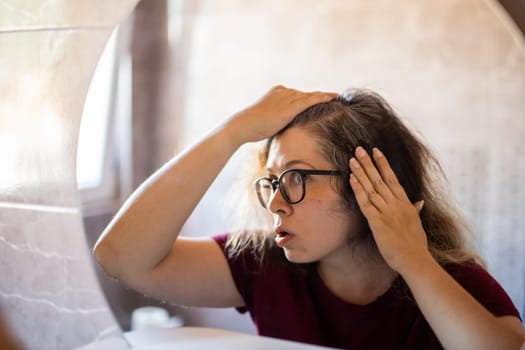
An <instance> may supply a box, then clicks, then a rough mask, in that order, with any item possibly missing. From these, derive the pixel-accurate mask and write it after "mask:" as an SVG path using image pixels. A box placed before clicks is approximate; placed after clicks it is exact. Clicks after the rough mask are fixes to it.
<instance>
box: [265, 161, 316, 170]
mask: <svg viewBox="0 0 525 350" xmlns="http://www.w3.org/2000/svg"><path fill="white" fill-rule="evenodd" d="M300 165H306V166H307V167H309V168H311V169H315V167H314V166H313V165H312V164H310V163H308V162H306V161H304V160H290V161H288V162H286V163H284V166H283V169H282V170H281V171H284V170H286V169H291V168H293V167H296V166H300ZM265 170H266V172H268V173H275V171H274V169H273V168H272V167H266V169H265Z"/></svg>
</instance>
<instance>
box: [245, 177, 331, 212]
mask: <svg viewBox="0 0 525 350" xmlns="http://www.w3.org/2000/svg"><path fill="white" fill-rule="evenodd" d="M309 175H325V176H326V175H328V176H340V175H341V172H340V171H337V170H307V169H287V170H285V171H283V172H282V173H281V175H279V177H278V178H276V179H270V178H268V177H260V178H258V179H257V180H255V183H254V185H255V192H256V193H257V198H258V199H259V203H261V205H262V206H263V208H268V204H269V203H270V200H271V198H272V195H273V193H274V192H275V190H277V188H279V191H280V192H281V195H282V196H283V198H284V200H285V201H286V202H288V203H289V204H297V203H299V202H300V201H302V200H303V199H304V195H305V193H306V188H305V179H306V177H307V176H309Z"/></svg>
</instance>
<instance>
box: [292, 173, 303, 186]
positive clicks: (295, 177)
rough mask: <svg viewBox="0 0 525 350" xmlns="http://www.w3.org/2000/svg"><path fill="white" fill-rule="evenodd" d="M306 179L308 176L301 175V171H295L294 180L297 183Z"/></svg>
mask: <svg viewBox="0 0 525 350" xmlns="http://www.w3.org/2000/svg"><path fill="white" fill-rule="evenodd" d="M305 179H306V176H305V175H301V173H295V174H294V177H293V180H294V182H295V183H296V184H302V183H303V181H304V180H305Z"/></svg>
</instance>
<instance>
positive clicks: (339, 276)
mask: <svg viewBox="0 0 525 350" xmlns="http://www.w3.org/2000/svg"><path fill="white" fill-rule="evenodd" d="M264 139H267V142H266V145H265V147H264V148H263V150H262V152H261V157H260V160H261V164H260V168H261V169H260V170H261V172H262V173H261V174H260V175H261V176H260V177H259V178H258V179H257V180H256V181H255V189H256V191H257V196H258V200H259V203H260V205H261V207H262V208H263V209H264V210H265V212H266V213H267V215H268V217H269V218H270V219H271V221H272V224H273V228H272V226H270V227H269V228H268V227H266V228H265V227H262V229H261V230H251V231H246V232H241V233H237V234H230V235H217V236H214V237H212V238H209V237H205V238H199V239H194V238H184V237H178V233H179V232H180V230H181V228H182V226H183V224H184V222H185V221H186V219H187V218H188V216H189V215H190V213H191V212H192V211H193V209H194V208H195V206H196V205H197V203H198V202H199V200H200V199H201V197H202V196H203V194H204V193H205V191H206V190H207V188H208V187H209V186H210V184H211V183H212V182H213V180H214V179H215V177H216V176H217V174H218V173H219V171H220V170H221V169H222V167H223V166H224V165H225V163H226V162H227V161H228V159H229V158H230V157H231V155H232V154H233V153H234V152H235V151H236V150H237V149H238V148H239V147H240V146H241V145H242V144H244V143H246V142H254V141H260V140H264ZM439 170H440V169H439V166H438V164H437V162H435V161H434V159H433V158H432V155H431V154H430V152H429V151H428V150H427V149H426V148H425V147H424V146H423V145H422V144H421V142H419V141H418V140H417V138H416V137H414V135H413V134H412V133H411V132H410V131H409V130H408V129H407V128H406V127H405V126H404V125H403V124H402V123H401V121H400V120H399V118H397V117H396V116H395V114H394V113H393V111H392V110H391V108H390V107H389V106H388V105H387V104H386V102H385V101H383V100H382V99H381V98H380V97H379V96H377V95H375V94H373V93H370V92H365V91H358V90H356V91H353V92H351V93H349V94H346V95H343V96H339V97H338V96H337V95H336V94H332V93H321V92H315V93H303V92H300V91H296V90H291V89H287V88H285V87H282V86H277V87H275V88H273V89H271V90H270V91H269V93H268V94H267V95H265V96H264V97H263V98H262V99H261V100H260V101H259V102H257V103H255V104H254V105H253V106H251V107H249V108H247V109H246V110H244V111H241V112H239V113H237V114H236V115H234V116H233V117H232V118H231V119H229V120H228V121H227V122H226V123H224V124H223V125H221V126H220V127H219V128H217V129H216V130H214V131H213V132H212V133H211V134H210V135H208V136H207V137H205V138H204V139H203V140H202V141H201V142H200V143H198V144H196V145H195V146H193V147H191V148H189V149H188V150H187V151H186V152H184V153H182V154H181V155H179V156H177V157H176V158H174V159H173V160H171V161H170V162H168V163H167V164H166V165H165V166H163V167H162V168H161V169H159V170H158V171H157V172H156V173H155V174H153V175H152V176H151V177H150V178H149V179H148V180H147V181H146V182H145V183H144V184H142V185H141V186H140V187H139V188H138V189H137V190H136V191H135V193H134V194H133V195H132V196H131V198H130V199H129V200H128V201H127V202H126V203H125V204H124V206H123V208H122V209H121V210H120V211H119V213H118V214H117V215H116V217H115V218H114V219H113V220H112V222H111V223H110V224H109V226H108V228H107V229H106V230H105V232H104V233H103V234H102V236H101V238H100V239H99V241H98V242H97V245H96V246H95V251H94V253H95V257H96V259H97V261H98V262H99V263H100V264H101V265H102V267H103V268H104V269H105V271H106V272H107V273H108V274H109V275H111V276H114V277H116V278H118V279H120V280H122V281H123V282H124V283H126V284H128V285H129V286H130V287H132V288H134V289H136V290H138V291H141V292H143V293H145V294H148V295H151V296H154V297H156V298H159V299H163V300H167V301H168V302H172V303H176V304H181V305H192V306H207V307H237V308H239V310H241V311H244V310H248V311H249V312H250V313H251V316H252V318H253V319H254V321H255V323H256V326H257V328H258V331H259V333H260V334H261V335H266V336H273V337H279V338H284V339H290V340H296V341H303V342H308V343H314V344H320V345H326V346H333V347H342V348H357V349H360V348H382V347H388V348H425V349H430V348H441V347H444V348H446V349H483V348H487V349H496V348H497V349H518V348H519V346H520V344H521V343H522V342H523V341H524V340H525V330H524V329H523V327H522V325H521V322H520V319H519V314H518V312H517V311H516V309H515V307H514V305H513V304H512V302H511V301H510V299H509V298H508V296H507V295H506V293H505V292H504V291H503V290H502V289H501V287H500V286H499V285H498V284H497V282H496V281H494V280H493V279H492V278H491V277H490V275H488V273H487V272H486V271H485V270H484V269H483V268H481V267H480V265H479V264H478V263H476V257H475V255H473V254H470V253H469V252H468V251H467V250H466V248H465V246H464V242H463V237H462V235H463V227H462V224H461V220H460V219H459V217H458V215H456V214H455V213H454V212H453V211H452V210H451V209H450V205H449V203H446V202H445V199H444V198H443V196H441V194H440V189H439V182H438V181H437V180H436V179H435V175H436V174H439ZM205 235H206V233H203V236H205Z"/></svg>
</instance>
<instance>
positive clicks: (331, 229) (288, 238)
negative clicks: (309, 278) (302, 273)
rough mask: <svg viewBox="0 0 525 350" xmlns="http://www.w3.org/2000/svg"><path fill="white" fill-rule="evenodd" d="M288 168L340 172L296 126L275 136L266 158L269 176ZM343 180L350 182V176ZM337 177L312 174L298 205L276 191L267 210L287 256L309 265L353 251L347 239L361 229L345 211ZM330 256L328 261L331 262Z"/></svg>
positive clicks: (307, 180)
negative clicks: (337, 184) (289, 201)
mask: <svg viewBox="0 0 525 350" xmlns="http://www.w3.org/2000/svg"><path fill="white" fill-rule="evenodd" d="M287 169H309V170H310V169H311V170H336V169H335V168H334V166H333V165H332V164H331V163H330V162H329V161H328V160H327V159H326V158H325V157H323V156H322V155H321V152H320V146H319V144H318V142H317V141H316V140H315V138H314V137H313V136H312V134H311V133H309V132H308V131H307V130H306V129H304V128H300V127H294V128H290V129H288V130H286V131H285V132H284V133H283V134H281V135H280V136H279V137H277V138H275V139H274V140H273V142H272V144H271V146H270V149H269V154H268V160H267V162H266V172H267V174H266V176H267V177H270V178H277V177H278V176H279V175H280V174H281V173H282V172H283V171H285V170H287ZM342 176H343V177H344V178H342V179H340V180H341V181H347V178H346V175H342ZM334 181H336V179H334V178H333V176H324V175H323V176H321V175H308V176H307V177H306V178H305V197H304V199H303V200H302V201H301V202H299V203H297V204H293V205H292V204H289V203H287V202H286V201H285V200H284V198H283V196H282V195H281V193H280V192H279V190H276V191H275V192H274V194H273V195H272V197H271V198H270V202H269V203H268V210H270V212H271V213H272V216H273V222H274V230H275V233H276V243H277V245H278V246H280V247H281V248H282V249H283V250H284V253H285V255H286V257H287V259H288V260H290V261H292V262H296V263H308V262H314V261H322V260H327V259H328V260H332V259H337V258H338V257H340V258H343V259H344V257H345V256H346V257H348V254H350V252H349V250H350V249H351V248H350V246H349V244H348V242H349V238H350V237H351V235H352V232H356V229H357V227H356V226H357V222H358V221H357V219H356V217H355V214H352V212H350V211H349V210H348V209H343V208H344V205H343V203H342V198H341V196H340V195H339V194H338V193H337V192H336V190H335V189H336V188H337V186H334ZM328 260H327V261H328Z"/></svg>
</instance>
